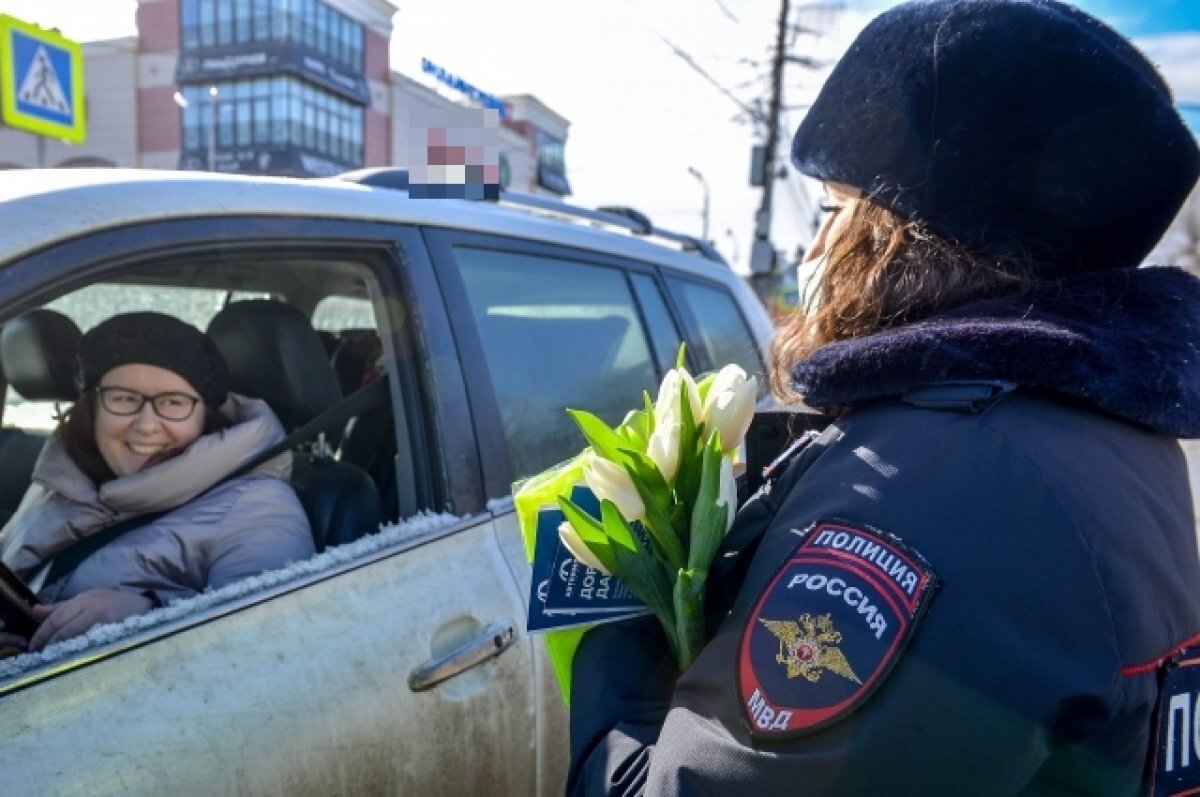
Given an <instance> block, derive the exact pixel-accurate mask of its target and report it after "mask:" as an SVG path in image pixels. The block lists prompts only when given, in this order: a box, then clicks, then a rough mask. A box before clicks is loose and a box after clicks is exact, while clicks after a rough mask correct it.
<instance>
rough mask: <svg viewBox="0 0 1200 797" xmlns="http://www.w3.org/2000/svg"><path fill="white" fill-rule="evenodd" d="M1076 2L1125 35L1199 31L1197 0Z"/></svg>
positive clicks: (1199, 18) (1198, 4)
mask: <svg viewBox="0 0 1200 797" xmlns="http://www.w3.org/2000/svg"><path fill="white" fill-rule="evenodd" d="M1078 5H1079V6H1080V7H1081V8H1083V9H1085V10H1087V11H1088V12H1089V13H1091V14H1094V15H1095V16H1098V17H1100V18H1101V19H1103V20H1105V21H1106V22H1108V23H1109V24H1110V25H1112V26H1114V27H1116V28H1117V29H1118V30H1120V31H1121V32H1122V33H1124V34H1125V35H1126V36H1133V37H1139V36H1155V35H1161V34H1164V33H1178V32H1180V31H1192V32H1196V33H1200V3H1197V2H1196V0H1140V2H1130V0H1082V1H1081V2H1079V4H1078Z"/></svg>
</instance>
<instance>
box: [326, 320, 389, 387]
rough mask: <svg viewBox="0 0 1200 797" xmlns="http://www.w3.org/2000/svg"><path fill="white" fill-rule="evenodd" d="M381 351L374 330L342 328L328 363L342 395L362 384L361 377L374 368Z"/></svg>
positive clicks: (377, 336)
mask: <svg viewBox="0 0 1200 797" xmlns="http://www.w3.org/2000/svg"><path fill="white" fill-rule="evenodd" d="M382 351H383V348H382V346H381V345H380V342H379V335H377V334H376V333H375V330H373V329H345V330H342V334H341V338H340V341H339V343H338V347H337V348H336V349H334V352H333V356H332V357H330V359H329V363H330V365H332V366H333V372H334V373H335V374H336V375H337V378H338V386H339V387H340V388H341V391H342V393H343V394H344V395H347V396H348V395H350V394H351V393H353V392H354V391H356V390H358V389H359V388H360V387H362V386H363V382H364V379H363V378H364V377H365V376H366V375H367V373H369V372H370V371H372V370H374V368H375V362H376V360H378V359H379V355H380V353H381V352H382Z"/></svg>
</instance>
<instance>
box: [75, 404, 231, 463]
mask: <svg viewBox="0 0 1200 797" xmlns="http://www.w3.org/2000/svg"><path fill="white" fill-rule="evenodd" d="M98 409H100V397H99V395H98V394H97V393H96V391H95V390H85V391H84V392H83V394H82V395H81V396H80V397H79V399H78V400H77V401H76V402H75V403H74V404H72V405H71V406H70V407H69V408H68V409H67V411H66V412H64V413H63V414H62V417H61V419H60V420H59V424H58V427H57V428H56V429H55V430H54V436H55V437H56V438H57V439H58V442H59V443H60V444H61V445H62V447H63V450H65V451H66V452H67V455H68V456H69V457H71V460H72V461H73V462H74V463H75V465H76V467H78V468H79V470H80V471H82V472H83V475H84V476H87V477H88V478H89V479H91V480H92V483H93V484H95V485H96V486H97V487H99V486H100V485H101V484H104V483H105V482H108V481H112V480H113V479H115V478H117V474H115V473H113V471H112V468H110V467H108V463H107V462H105V461H104V457H103V456H102V455H101V454H100V449H99V448H97V447H96V411H97V410H98ZM232 425H233V422H232V421H230V420H229V419H228V418H226V417H225V416H224V415H222V414H221V413H219V412H218V411H217V410H215V409H213V408H212V407H210V406H208V405H207V404H205V405H204V426H203V427H202V428H201V431H200V434H201V435H202V436H203V435H206V434H211V433H213V432H218V431H220V430H222V429H228V428H229V427H230V426H232ZM186 449H187V446H181V447H179V448H175V449H172V450H170V451H164V452H163V453H161V454H156V455H155V456H153V457H151V458H150V460H149V461H148V462H147V463H146V467H151V466H153V465H157V464H158V463H160V462H163V461H165V460H168V459H171V458H172V457H176V456H179V455H180V454H182V453H183V452H184V451H185V450H186Z"/></svg>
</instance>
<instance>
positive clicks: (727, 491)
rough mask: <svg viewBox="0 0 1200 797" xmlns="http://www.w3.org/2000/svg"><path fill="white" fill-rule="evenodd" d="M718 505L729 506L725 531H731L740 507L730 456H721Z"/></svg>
mask: <svg viewBox="0 0 1200 797" xmlns="http://www.w3.org/2000/svg"><path fill="white" fill-rule="evenodd" d="M717 506H724V507H728V508H729V511H728V512H726V513H725V531H729V527H730V526H732V525H733V516H734V515H736V514H737V508H738V507H737V482H736V481H734V478H733V460H732V459H730V458H729V457H721V483H720V486H718V488H717Z"/></svg>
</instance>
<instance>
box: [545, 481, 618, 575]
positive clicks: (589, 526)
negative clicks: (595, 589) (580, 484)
mask: <svg viewBox="0 0 1200 797" xmlns="http://www.w3.org/2000/svg"><path fill="white" fill-rule="evenodd" d="M558 505H559V507H560V508H561V509H562V511H563V514H564V515H566V516H567V520H568V521H569V522H570V523H571V525H572V526H574V527H575V532H576V533H577V534H578V535H579V539H581V540H583V544H584V545H586V546H587V547H588V550H589V551H591V552H592V553H593V554H595V555H596V559H598V560H599V561H600V564H602V565H604V569H605V570H607V571H608V572H610V573H612V574H613V575H615V576H617V577H618V578H620V576H621V574H620V572H619V571H618V570H617V559H616V556H615V555H614V554H613V550H612V545H610V543H609V537H608V535H607V534H605V533H604V531H605V530H604V526H603V525H601V523H600V521H598V520H596V518H594V517H592V516H591V515H590V514H588V513H587V512H585V511H583V509H581V508H580V507H579V505H578V504H576V503H575V502H574V501H572V500H571V499H570V498H567V497H566V496H559V498H558Z"/></svg>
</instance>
